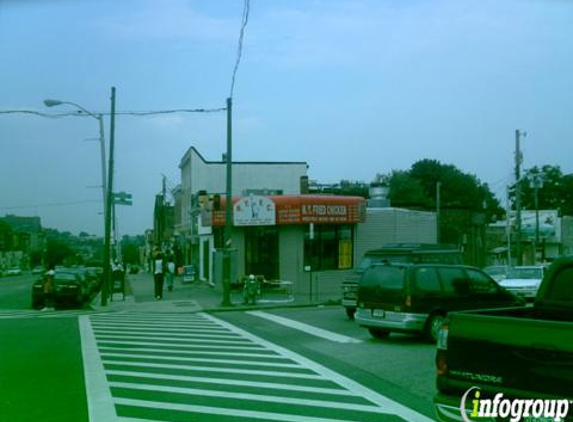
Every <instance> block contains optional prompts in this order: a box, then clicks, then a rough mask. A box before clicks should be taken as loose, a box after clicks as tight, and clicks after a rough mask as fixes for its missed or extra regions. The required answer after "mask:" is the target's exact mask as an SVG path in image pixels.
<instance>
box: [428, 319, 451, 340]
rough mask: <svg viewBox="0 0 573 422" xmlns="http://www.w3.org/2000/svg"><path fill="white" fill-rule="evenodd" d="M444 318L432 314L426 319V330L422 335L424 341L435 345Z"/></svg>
mask: <svg viewBox="0 0 573 422" xmlns="http://www.w3.org/2000/svg"><path fill="white" fill-rule="evenodd" d="M445 318H446V316H445V315H444V314H432V315H430V316H429V317H428V320H427V321H426V329H425V330H424V335H425V337H426V339H427V340H428V341H429V342H431V343H437V342H438V337H439V335H440V329H441V328H442V324H443V322H444V319H445Z"/></svg>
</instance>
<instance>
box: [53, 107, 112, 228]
mask: <svg viewBox="0 0 573 422" xmlns="http://www.w3.org/2000/svg"><path fill="white" fill-rule="evenodd" d="M62 104H68V105H72V106H74V107H76V108H78V109H79V110H80V111H82V112H83V113H85V114H86V115H88V116H90V117H93V118H94V119H97V121H98V122H99V143H100V153H101V154H100V155H101V187H102V194H103V198H102V199H103V209H104V213H103V214H104V224H105V204H106V196H107V193H106V192H107V189H106V187H107V183H106V180H105V179H106V173H105V137H104V129H103V116H102V115H101V114H99V113H98V114H96V113H92V112H91V111H89V110H86V109H85V108H84V107H82V106H81V105H79V104H76V103H73V102H71V101H60V100H44V105H45V106H46V107H56V106H59V105H62Z"/></svg>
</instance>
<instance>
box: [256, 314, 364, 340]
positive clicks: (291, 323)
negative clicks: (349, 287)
mask: <svg viewBox="0 0 573 422" xmlns="http://www.w3.org/2000/svg"><path fill="white" fill-rule="evenodd" d="M247 314H249V315H254V316H257V317H259V318H264V319H267V320H269V321H272V322H276V323H277V324H280V325H284V326H285V327H288V328H293V329H295V330H299V331H303V332H305V333H307V334H312V335H313V336H316V337H320V338H323V339H326V340H330V341H335V342H337V343H362V340H358V339H355V338H352V337H348V336H343V335H340V334H337V333H333V332H332V331H327V330H323V329H322V328H317V327H314V326H312V325H308V324H304V323H302V322H298V321H295V320H292V319H289V318H284V317H281V316H278V315H273V314H269V313H267V312H262V311H249V312H247Z"/></svg>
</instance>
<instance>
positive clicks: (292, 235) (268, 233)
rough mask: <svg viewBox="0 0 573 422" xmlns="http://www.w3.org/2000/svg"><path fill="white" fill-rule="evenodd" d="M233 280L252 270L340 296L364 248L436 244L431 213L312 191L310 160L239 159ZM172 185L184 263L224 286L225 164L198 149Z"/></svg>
mask: <svg viewBox="0 0 573 422" xmlns="http://www.w3.org/2000/svg"><path fill="white" fill-rule="evenodd" d="M232 166H233V192H232V197H233V221H232V238H231V245H230V246H231V249H232V250H233V252H232V254H234V255H233V259H232V268H231V272H232V275H231V281H232V282H235V281H236V280H237V279H238V278H241V277H243V276H245V275H248V274H255V275H258V276H262V277H264V278H265V279H266V280H276V281H282V282H287V283H290V285H291V286H292V291H293V293H294V294H298V295H311V296H312V297H313V298H320V299H321V300H324V299H335V300H336V299H339V298H340V285H341V283H342V280H343V279H344V278H345V277H346V276H347V275H348V274H349V273H351V272H352V271H353V268H354V267H355V266H356V265H357V263H358V262H359V261H360V258H361V257H362V254H363V252H365V251H366V250H368V249H371V248H378V247H380V246H381V245H383V244H385V243H396V242H402V243H403V242H414V243H434V242H436V238H437V236H436V230H437V228H436V226H437V223H436V216H435V213H432V212H420V211H410V210H403V209H397V208H389V207H388V205H389V203H388V201H387V199H386V196H385V195H386V192H381V193H379V194H378V196H376V197H375V198H374V200H373V201H371V202H370V205H371V206H372V207H371V208H368V205H367V201H366V199H365V198H363V197H361V196H342V195H333V194H328V195H324V194H311V195H309V194H307V193H308V191H309V182H308V176H307V169H308V165H307V164H306V163H305V162H233V163H232ZM179 167H180V170H181V185H180V186H178V187H177V188H176V189H174V190H173V192H172V194H173V197H174V202H175V205H174V210H175V216H174V232H173V233H174V238H175V239H177V242H179V244H180V245H181V246H182V250H183V251H184V253H183V255H184V258H185V259H184V261H185V264H193V265H195V266H196V267H197V269H198V275H199V277H200V278H202V279H209V280H212V281H214V282H215V285H216V286H219V287H220V283H221V279H222V274H221V271H222V270H221V268H222V266H221V259H222V255H221V253H220V250H221V249H222V248H223V246H224V245H223V242H224V239H223V238H224V227H225V218H226V213H225V208H226V206H225V203H226V195H225V193H226V166H225V161H224V160H222V161H207V160H205V159H204V158H203V157H202V156H201V155H200V154H199V153H198V152H197V150H196V149H195V148H193V147H191V148H190V149H189V150H188V151H187V152H186V154H185V155H184V157H183V158H182V160H181V162H180V165H179Z"/></svg>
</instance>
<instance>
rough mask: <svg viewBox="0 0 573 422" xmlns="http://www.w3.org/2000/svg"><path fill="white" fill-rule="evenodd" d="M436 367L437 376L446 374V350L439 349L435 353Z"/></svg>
mask: <svg viewBox="0 0 573 422" xmlns="http://www.w3.org/2000/svg"><path fill="white" fill-rule="evenodd" d="M436 368H437V369H438V376H440V375H447V374H448V363H447V360H446V352H445V351H444V350H439V349H438V353H437V355H436Z"/></svg>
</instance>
